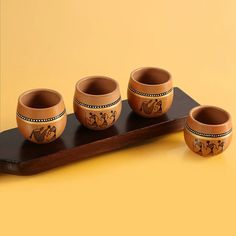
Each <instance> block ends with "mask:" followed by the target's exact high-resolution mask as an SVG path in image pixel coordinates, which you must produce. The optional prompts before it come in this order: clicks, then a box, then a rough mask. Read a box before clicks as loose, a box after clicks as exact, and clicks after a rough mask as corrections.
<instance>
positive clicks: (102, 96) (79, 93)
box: [75, 75, 121, 105]
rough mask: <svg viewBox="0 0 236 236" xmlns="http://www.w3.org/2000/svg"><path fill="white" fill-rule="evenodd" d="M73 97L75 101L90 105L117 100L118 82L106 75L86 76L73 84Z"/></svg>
mask: <svg viewBox="0 0 236 236" xmlns="http://www.w3.org/2000/svg"><path fill="white" fill-rule="evenodd" d="M75 99H76V100H77V102H80V103H83V104H90V105H107V104H109V103H113V102H119V101H120V100H121V97H120V90H119V84H118V82H117V81H116V80H114V79H112V78H110V77H107V76H96V75H95V76H86V77H84V78H82V79H80V80H79V81H78V82H77V83H76V85H75Z"/></svg>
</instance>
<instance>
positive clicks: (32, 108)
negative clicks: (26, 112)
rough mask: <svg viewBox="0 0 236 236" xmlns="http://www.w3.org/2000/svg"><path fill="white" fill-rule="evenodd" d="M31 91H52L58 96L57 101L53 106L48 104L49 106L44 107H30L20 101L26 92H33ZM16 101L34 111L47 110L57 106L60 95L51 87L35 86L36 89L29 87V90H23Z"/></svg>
mask: <svg viewBox="0 0 236 236" xmlns="http://www.w3.org/2000/svg"><path fill="white" fill-rule="evenodd" d="M33 92H50V93H53V94H56V95H57V96H58V97H59V101H58V102H57V103H56V104H55V105H53V106H50V107H44V108H35V107H30V106H27V105H25V104H24V103H23V102H22V98H23V97H24V96H25V95H27V94H30V93H33ZM18 102H19V104H20V105H21V106H22V107H24V108H26V109H30V110H35V111H42V110H49V109H52V108H55V107H57V106H58V104H60V103H61V102H62V95H61V94H60V93H59V92H57V91H56V90H53V89H47V88H37V89H30V90H27V91H25V92H23V93H22V94H21V95H20V96H19V98H18Z"/></svg>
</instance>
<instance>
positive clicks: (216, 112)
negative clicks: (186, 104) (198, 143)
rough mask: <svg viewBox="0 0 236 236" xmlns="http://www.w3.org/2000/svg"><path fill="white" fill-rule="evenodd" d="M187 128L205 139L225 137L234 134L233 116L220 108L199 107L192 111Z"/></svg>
mask: <svg viewBox="0 0 236 236" xmlns="http://www.w3.org/2000/svg"><path fill="white" fill-rule="evenodd" d="M186 128H187V130H188V131H190V132H192V133H193V134H196V135H199V136H203V137H204V136H205V137H208V136H209V137H215V138H217V137H224V136H227V135H229V134H231V132H232V123H231V115H230V113H229V112H227V111H226V110H224V109H222V108H220V107H216V106H211V105H201V106H197V107H195V108H193V109H192V110H191V111H190V113H189V117H188V119H187V122H186Z"/></svg>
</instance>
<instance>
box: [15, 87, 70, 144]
mask: <svg viewBox="0 0 236 236" xmlns="http://www.w3.org/2000/svg"><path fill="white" fill-rule="evenodd" d="M16 120H17V125H18V128H19V130H20V132H21V133H22V134H23V136H24V137H25V138H26V139H28V140H29V141H31V142H34V143H38V144H44V143H50V142H52V141H54V140H55V139H57V138H58V137H60V135H61V134H62V132H63V131H64V129H65V126H66V121H67V116H66V110H65V105H64V102H63V99H62V96H61V95H60V94H59V93H58V92H56V91H54V90H51V89H33V90H29V91H26V92H24V93H23V94H21V95H20V97H19V99H18V105H17V113H16Z"/></svg>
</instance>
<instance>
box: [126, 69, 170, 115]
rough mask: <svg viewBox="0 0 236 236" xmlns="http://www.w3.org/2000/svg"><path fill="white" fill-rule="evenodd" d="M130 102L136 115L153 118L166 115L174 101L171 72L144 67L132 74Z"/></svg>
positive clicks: (129, 93)
mask: <svg viewBox="0 0 236 236" xmlns="http://www.w3.org/2000/svg"><path fill="white" fill-rule="evenodd" d="M127 96H128V102H129V105H130V107H131V108H132V109H133V111H134V112H135V113H137V114H138V115H140V116H143V117H147V118H152V117H158V116H161V115H163V114H165V113H166V112H167V111H168V110H169V108H170V107H171V104H172V101H173V85H172V78H171V75H170V74H169V72H167V71H165V70H163V69H159V68H155V67H143V68H139V69H136V70H134V71H133V72H132V73H131V74H130V80H129V86H128V93H127Z"/></svg>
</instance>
